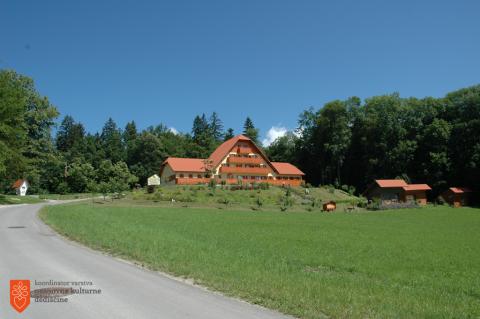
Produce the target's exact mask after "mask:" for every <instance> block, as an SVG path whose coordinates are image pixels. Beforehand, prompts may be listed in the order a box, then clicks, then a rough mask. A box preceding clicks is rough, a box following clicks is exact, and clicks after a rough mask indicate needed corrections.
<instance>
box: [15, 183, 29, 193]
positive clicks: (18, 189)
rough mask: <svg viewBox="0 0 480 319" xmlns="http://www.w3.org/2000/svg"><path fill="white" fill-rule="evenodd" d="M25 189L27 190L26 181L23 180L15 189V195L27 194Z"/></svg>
mask: <svg viewBox="0 0 480 319" xmlns="http://www.w3.org/2000/svg"><path fill="white" fill-rule="evenodd" d="M27 191H28V183H27V182H26V181H23V183H22V185H20V187H19V188H17V189H16V193H17V195H20V196H25V195H27Z"/></svg>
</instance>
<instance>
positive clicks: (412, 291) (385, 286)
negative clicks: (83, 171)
mask: <svg viewBox="0 0 480 319" xmlns="http://www.w3.org/2000/svg"><path fill="white" fill-rule="evenodd" d="M41 217H42V219H43V220H44V221H46V222H47V223H48V224H50V225H51V226H52V227H53V228H54V229H56V230H57V231H59V232H60V233H62V234H64V235H66V236H68V237H69V238H71V239H74V240H77V241H79V242H82V243H84V244H86V245H88V246H90V247H92V248H96V249H100V250H103V251H107V252H109V253H111V254H115V255H119V256H122V257H124V258H128V259H132V260H136V261H139V262H141V263H142V264H145V265H147V266H149V267H150V268H152V269H157V270H163V271H166V272H169V273H172V274H174V275H177V276H183V277H187V278H194V279H195V281H196V282H198V283H200V284H203V285H206V286H208V287H210V288H212V289H215V290H219V291H222V292H224V293H226V294H229V295H234V296H237V297H240V298H243V299H246V300H248V301H250V302H254V303H258V304H261V305H264V306H267V307H270V308H273V309H278V310H280V311H282V312H284V313H289V314H292V315H295V316H298V317H301V318H321V317H322V314H326V315H328V316H331V317H336V318H365V317H367V318H392V317H395V318H419V317H422V318H426V317H430V318H439V317H443V318H446V317H448V318H453V317H455V318H472V317H478V316H480V267H479V265H480V232H479V229H480V210H479V209H472V208H462V209H451V208H449V207H435V208H434V207H427V208H421V209H411V210H398V211H383V212H369V213H358V214H344V213H335V214H319V213H308V212H304V213H279V212H261V213H258V212H248V211H243V212H237V211H227V210H211V209H193V208H158V207H135V206H125V207H121V206H115V207H110V206H106V205H93V204H85V203H84V204H75V205H64V206H49V207H46V208H45V209H44V210H43V211H42V213H41Z"/></svg>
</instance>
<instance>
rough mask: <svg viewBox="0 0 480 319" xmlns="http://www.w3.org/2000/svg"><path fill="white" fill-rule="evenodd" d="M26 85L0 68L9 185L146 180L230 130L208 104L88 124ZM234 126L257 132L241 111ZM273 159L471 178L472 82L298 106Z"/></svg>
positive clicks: (206, 151) (314, 171)
mask: <svg viewBox="0 0 480 319" xmlns="http://www.w3.org/2000/svg"><path fill="white" fill-rule="evenodd" d="M58 116H59V112H58V110H57V109H56V108H55V107H54V106H53V105H52V104H51V103H50V102H49V100H48V99H47V98H46V97H44V96H42V95H41V94H40V93H39V92H37V90H36V89H35V86H34V83H33V80H32V79H30V78H28V77H26V76H23V75H20V74H18V73H16V72H14V71H10V70H0V187H1V188H2V189H3V191H4V192H8V191H11V190H10V186H11V183H12V182H13V181H14V180H16V179H18V178H26V179H28V180H29V181H30V184H31V186H32V191H33V192H52V193H68V192H87V191H103V190H106V189H109V190H111V191H121V190H125V189H128V188H129V187H133V186H135V185H137V184H138V185H145V183H146V180H147V178H148V176H150V175H153V174H155V173H158V171H159V168H160V166H161V164H162V162H163V161H164V160H165V159H166V158H167V157H168V156H174V157H194V158H206V157H208V156H209V155H210V154H211V152H212V151H213V150H215V148H216V147H218V145H220V144H221V143H222V142H223V141H225V140H227V139H229V138H232V137H233V136H234V135H235V132H234V130H233V129H232V128H228V129H225V128H224V125H223V123H222V121H221V119H220V117H219V115H218V114H217V113H216V112H213V113H212V114H211V115H209V116H207V115H205V114H201V115H197V116H195V118H194V119H193V123H192V131H191V132H190V133H178V132H172V131H171V130H170V129H169V128H168V127H167V126H165V125H163V124H158V125H156V126H151V127H148V128H146V129H143V130H139V129H138V128H137V126H136V124H135V122H134V121H131V122H129V123H127V124H126V126H125V127H124V128H123V129H122V128H120V127H118V125H117V124H116V123H115V121H114V120H113V119H111V118H110V119H108V120H107V121H106V123H105V125H104V126H103V128H102V130H101V131H100V132H97V133H90V132H87V131H86V129H85V127H84V125H83V124H82V123H80V122H78V121H75V119H74V118H73V117H71V116H68V115H67V116H65V117H63V119H62V120H61V122H60V123H59V125H58V127H57V131H56V134H55V136H53V134H52V128H54V127H56V126H55V125H56V120H57V118H58ZM242 133H243V134H245V135H247V136H249V137H250V138H252V139H253V140H254V141H255V142H256V143H258V144H261V143H260V142H259V140H258V139H259V130H258V128H256V127H255V125H254V123H253V121H252V119H251V118H250V117H247V119H246V120H245V122H244V126H243V132H242ZM265 151H266V153H267V154H268V155H269V157H270V158H271V159H272V160H274V161H286V162H291V163H293V164H296V165H297V166H298V167H299V168H300V169H301V170H303V171H304V172H305V173H306V174H307V177H306V179H307V182H309V183H311V184H313V185H319V184H332V185H335V186H338V187H341V186H342V185H350V186H353V187H355V188H356V189H357V190H359V191H361V190H363V189H364V188H365V186H366V185H367V184H368V183H370V182H371V181H372V180H373V179H374V178H395V177H402V178H405V179H407V180H408V181H410V182H422V183H423V182H424V183H429V184H430V185H431V186H433V187H434V188H435V191H436V192H438V191H440V190H442V189H444V188H446V187H447V186H449V185H461V186H471V187H475V186H476V183H478V180H479V178H480V86H473V87H469V88H465V89H461V90H458V91H455V92H452V93H449V94H447V95H446V96H445V97H443V98H432V97H427V98H423V99H417V98H401V97H400V96H399V95H398V94H391V95H384V96H375V97H371V98H368V99H365V100H364V101H362V100H361V99H360V98H358V97H351V98H349V99H346V100H336V101H332V102H329V103H327V104H325V105H324V106H323V107H321V108H319V109H318V110H315V109H313V108H310V109H307V110H305V111H304V112H302V113H301V114H300V116H299V120H298V129H297V130H296V131H295V132H289V133H287V134H286V135H285V136H283V137H280V138H278V139H277V140H275V141H274V142H273V143H272V144H271V145H270V146H267V147H265Z"/></svg>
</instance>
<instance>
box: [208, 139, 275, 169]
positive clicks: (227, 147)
mask: <svg viewBox="0 0 480 319" xmlns="http://www.w3.org/2000/svg"><path fill="white" fill-rule="evenodd" d="M238 141H248V142H251V143H252V144H253V145H254V146H255V148H257V150H258V152H259V153H260V155H262V156H263V158H264V159H265V161H266V162H267V164H269V165H270V166H271V167H272V168H273V169H274V167H273V166H272V165H271V163H270V160H269V159H268V157H267V155H266V154H265V153H264V152H263V151H262V150H261V149H260V148H259V147H258V146H257V145H256V144H255V143H254V142H253V141H252V140H251V139H250V138H249V137H247V136H245V135H242V134H240V135H237V136H235V137H232V138H231V139H229V140H227V141H225V142H223V143H222V144H220V146H219V147H217V149H216V150H215V151H213V153H212V154H211V155H210V157H209V158H208V159H209V160H211V164H212V166H213V167H217V166H218V165H219V164H220V163H221V162H222V160H223V159H224V158H225V157H226V156H227V155H228V153H229V152H230V151H231V150H232V149H233V147H234V146H235V144H237V142H238Z"/></svg>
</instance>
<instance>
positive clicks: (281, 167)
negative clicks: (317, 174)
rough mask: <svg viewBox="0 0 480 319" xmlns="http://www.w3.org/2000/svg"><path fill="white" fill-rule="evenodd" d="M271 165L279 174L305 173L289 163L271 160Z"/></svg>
mask: <svg viewBox="0 0 480 319" xmlns="http://www.w3.org/2000/svg"><path fill="white" fill-rule="evenodd" d="M272 166H273V168H275V170H276V171H277V173H278V174H279V175H305V173H304V172H302V171H301V170H299V169H298V168H297V167H296V166H295V165H292V164H290V163H284V162H272Z"/></svg>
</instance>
